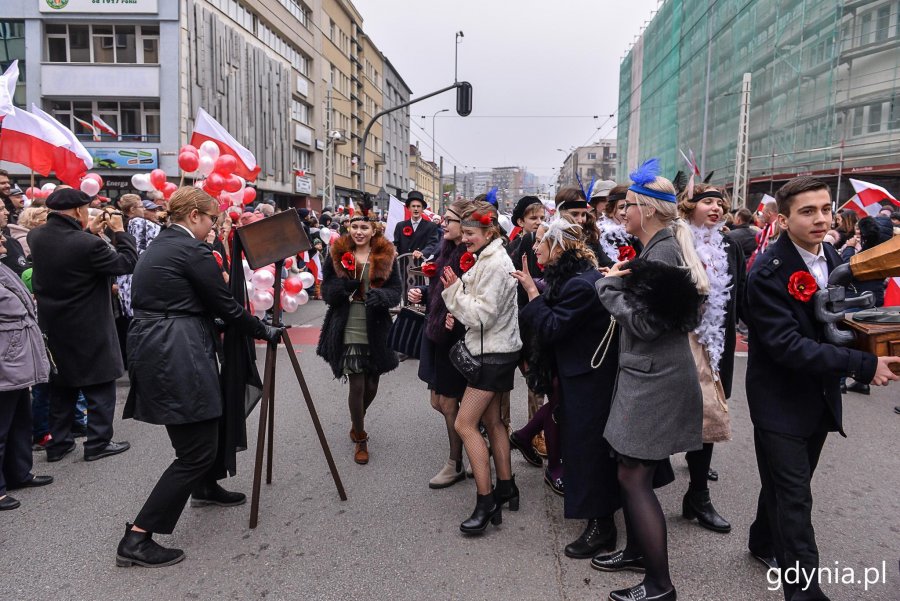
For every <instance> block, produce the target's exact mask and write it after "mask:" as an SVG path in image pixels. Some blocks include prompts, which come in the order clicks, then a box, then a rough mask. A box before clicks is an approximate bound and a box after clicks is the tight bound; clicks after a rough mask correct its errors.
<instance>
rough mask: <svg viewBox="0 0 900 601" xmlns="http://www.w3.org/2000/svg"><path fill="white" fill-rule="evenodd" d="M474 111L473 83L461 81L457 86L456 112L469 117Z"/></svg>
mask: <svg viewBox="0 0 900 601" xmlns="http://www.w3.org/2000/svg"><path fill="white" fill-rule="evenodd" d="M471 113H472V84H470V83H469V82H467V81H461V82H460V83H459V86H458V87H457V88H456V114H457V115H459V116H460V117H468V116H469V115H470V114H471Z"/></svg>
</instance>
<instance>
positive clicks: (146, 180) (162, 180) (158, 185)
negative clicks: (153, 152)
mask: <svg viewBox="0 0 900 601" xmlns="http://www.w3.org/2000/svg"><path fill="white" fill-rule="evenodd" d="M167 178H168V176H167V175H166V172H165V171H163V170H162V169H154V170H153V171H151V172H150V173H135V174H134V175H132V176H131V185H132V186H134V187H135V188H136V189H137V190H140V191H141V192H150V191H152V190H158V191H159V192H162V195H163V198H165V199H166V200H169V198H171V197H172V195H173V194H175V190H177V189H178V185H177V184H174V183H172V182H170V181H168V179H167Z"/></svg>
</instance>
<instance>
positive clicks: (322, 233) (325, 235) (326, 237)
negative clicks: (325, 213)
mask: <svg viewBox="0 0 900 601" xmlns="http://www.w3.org/2000/svg"><path fill="white" fill-rule="evenodd" d="M319 238H321V239H322V242H324V243H325V244H328V242H329V241H330V240H331V230H330V229H328V228H327V227H323V228H322V229H320V230H319Z"/></svg>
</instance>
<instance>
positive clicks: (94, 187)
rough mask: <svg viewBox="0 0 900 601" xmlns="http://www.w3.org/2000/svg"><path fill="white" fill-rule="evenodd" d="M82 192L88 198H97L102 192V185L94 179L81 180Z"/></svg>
mask: <svg viewBox="0 0 900 601" xmlns="http://www.w3.org/2000/svg"><path fill="white" fill-rule="evenodd" d="M80 187H81V191H82V192H84V193H85V194H87V195H88V196H97V194H98V193H99V192H100V184H99V183H97V180H95V179H94V178H92V177H86V178H84V179H83V180H81V186H80Z"/></svg>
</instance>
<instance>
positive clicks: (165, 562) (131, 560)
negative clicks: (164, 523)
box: [116, 523, 184, 568]
mask: <svg viewBox="0 0 900 601" xmlns="http://www.w3.org/2000/svg"><path fill="white" fill-rule="evenodd" d="M133 526H134V524H128V523H126V524H125V536H123V537H122V540H121V541H119V548H118V549H116V565H117V566H118V567H120V568H127V567H130V566H133V565H139V566H144V567H145V568H164V567H166V566H171V565H174V564H176V563H178V562H179V561H181V560H183V559H184V551H182V550H181V549H167V548H165V547H163V546H162V545H160V544H158V543H157V542H156V541H155V540H153V538H151V537H152V534H150V533H149V532H135V531H134V530H132V527H133Z"/></svg>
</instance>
